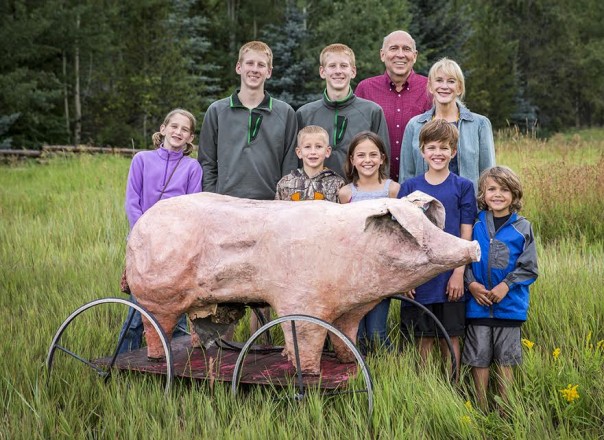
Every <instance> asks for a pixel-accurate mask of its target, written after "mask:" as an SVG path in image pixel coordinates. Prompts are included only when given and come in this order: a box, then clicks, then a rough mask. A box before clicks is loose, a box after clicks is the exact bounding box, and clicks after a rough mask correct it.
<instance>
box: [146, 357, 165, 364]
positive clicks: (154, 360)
mask: <svg viewBox="0 0 604 440" xmlns="http://www.w3.org/2000/svg"><path fill="white" fill-rule="evenodd" d="M147 360H148V361H149V362H153V363H160V362H164V361H165V360H166V357H165V356H160V357H151V356H147Z"/></svg>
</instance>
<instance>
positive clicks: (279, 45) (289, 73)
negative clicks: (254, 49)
mask: <svg viewBox="0 0 604 440" xmlns="http://www.w3.org/2000/svg"><path fill="white" fill-rule="evenodd" d="M306 19H307V14H306V13H305V12H304V11H302V10H300V9H299V8H298V7H297V6H296V5H295V4H293V2H291V1H290V2H288V6H287V8H286V10H285V18H284V24H283V25H282V26H281V25H269V26H267V27H266V28H265V30H263V32H262V38H263V39H264V40H265V41H266V43H267V44H268V45H269V46H270V47H271V49H272V51H273V74H272V77H271V79H269V81H268V83H267V85H266V88H267V89H268V90H269V91H270V93H271V94H272V95H273V96H275V97H276V98H278V99H281V100H283V101H285V102H287V103H288V104H290V105H291V106H292V107H293V108H294V109H297V108H298V107H300V106H302V105H304V104H306V103H307V102H310V101H312V100H315V99H318V97H319V95H320V92H318V90H319V87H320V85H319V84H320V80H318V75H317V74H316V71H317V70H318V69H317V68H316V64H315V63H313V61H312V59H311V58H310V57H308V56H305V55H306V53H307V51H308V44H309V41H310V39H309V33H308V30H307V29H306Z"/></svg>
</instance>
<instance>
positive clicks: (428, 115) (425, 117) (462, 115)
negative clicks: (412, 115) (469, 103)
mask: <svg viewBox="0 0 604 440" xmlns="http://www.w3.org/2000/svg"><path fill="white" fill-rule="evenodd" d="M456 105H457V110H458V111H459V120H460V121H473V120H474V115H473V114H472V112H471V111H470V110H468V108H467V107H466V106H464V105H461V104H460V103H459V102H458V103H456ZM435 112H436V107H434V106H432V108H431V109H430V110H428V111H427V112H425V113H422V114H421V115H419V116H418V118H417V122H420V123H422V124H424V123H426V122H428V121H430V120H432V118H433V117H434V113H435Z"/></svg>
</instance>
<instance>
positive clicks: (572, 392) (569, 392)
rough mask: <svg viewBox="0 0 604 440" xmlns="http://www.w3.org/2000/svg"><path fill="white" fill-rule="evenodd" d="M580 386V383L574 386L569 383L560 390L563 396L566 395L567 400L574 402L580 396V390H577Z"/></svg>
mask: <svg viewBox="0 0 604 440" xmlns="http://www.w3.org/2000/svg"><path fill="white" fill-rule="evenodd" d="M578 387H579V385H575V386H573V385H571V384H568V386H567V387H566V388H563V389H561V390H560V393H562V397H564V398H565V399H566V401H567V402H569V403H572V402H573V401H574V400H577V399H578V398H579V392H578V391H577V388H578Z"/></svg>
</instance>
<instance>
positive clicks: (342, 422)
mask: <svg viewBox="0 0 604 440" xmlns="http://www.w3.org/2000/svg"><path fill="white" fill-rule="evenodd" d="M575 136H578V135H575ZM590 136H591V137H592V139H591V140H590V142H589V143H588V142H586V141H584V140H583V139H582V138H580V137H579V138H577V137H575V138H572V137H571V138H570V140H569V138H565V137H562V136H561V137H559V138H555V139H552V140H550V141H547V142H544V141H539V140H535V139H527V138H523V137H519V136H517V137H516V138H513V136H508V137H507V138H505V139H502V140H499V141H498V142H497V145H498V151H497V154H498V162H499V163H504V164H507V165H510V166H511V167H512V168H514V169H515V170H517V171H518V172H519V173H520V175H521V177H522V179H523V181H524V183H525V186H526V191H527V197H526V209H525V210H524V214H525V215H526V216H527V217H528V218H529V219H530V220H531V221H533V223H534V224H535V227H536V230H537V231H538V243H539V246H538V252H539V259H540V261H539V263H540V271H541V276H540V278H539V280H538V281H537V283H536V284H535V285H534V286H533V288H532V290H531V309H530V311H529V320H528V321H527V323H526V324H525V326H524V327H523V336H524V337H525V338H527V339H529V340H530V341H532V342H533V343H534V345H533V346H532V348H531V349H529V348H525V352H524V355H525V362H524V364H523V365H522V366H521V367H519V368H517V369H516V371H515V383H514V386H513V387H512V390H511V396H510V402H509V404H508V405H507V406H506V407H505V409H506V411H507V413H508V417H507V418H502V417H501V416H500V415H499V413H498V412H496V411H494V412H488V413H482V412H480V411H478V410H477V409H476V408H475V407H474V405H473V401H474V400H473V396H472V384H471V380H470V377H469V373H468V371H467V370H466V369H462V377H461V381H460V384H459V385H458V386H452V385H451V384H450V383H449V382H448V380H447V378H446V377H445V375H443V374H442V371H441V368H440V367H439V363H438V362H433V363H431V364H429V365H428V367H427V368H425V369H421V368H419V367H418V365H419V362H418V359H417V354H416V353H415V351H414V350H412V349H410V348H405V349H404V350H403V352H402V353H379V354H378V355H376V356H373V357H371V358H369V359H368V364H369V368H370V371H371V374H372V376H373V379H374V388H375V394H374V399H375V402H374V406H375V410H374V414H373V420H372V421H371V425H372V429H373V435H374V436H375V437H376V438H436V439H439V438H464V439H465V438H476V439H484V438H503V439H512V438H514V439H515V438H546V437H549V438H601V436H602V420H604V381H603V380H602V378H601V377H602V371H604V301H602V281H603V280H604V240H603V239H602V230H601V227H602V225H601V223H602V222H601V215H600V214H599V213H600V212H601V209H598V208H602V205H601V203H602V198H603V196H604V194H603V193H602V187H601V186H594V185H592V184H591V183H585V184H584V183H583V182H582V181H581V179H578V178H577V179H575V180H573V181H572V182H573V185H572V186H573V191H574V188H583V190H576V191H574V192H573V193H572V194H573V196H574V197H575V199H573V205H571V206H570V207H569V205H568V204H567V194H568V193H567V192H566V191H567V190H568V189H567V188H565V187H566V186H570V185H567V183H568V182H569V181H570V179H573V178H574V177H575V175H576V174H579V173H578V172H577V170H581V171H584V170H585V169H586V168H588V167H595V168H596V170H598V171H601V169H602V168H601V167H602V152H603V151H604V145H603V143H602V141H601V140H598V137H597V136H594V134H593V133H591V132H590ZM602 137H604V136H602ZM600 139H601V138H600ZM562 163H564V164H566V165H567V166H565V167H563V166H561V164H562ZM128 164H129V161H128V160H126V159H122V158H113V157H88V156H84V157H78V158H73V159H54V160H52V161H50V162H49V163H48V164H44V165H40V164H36V163H33V162H31V163H26V164H19V165H17V166H11V167H2V168H0V243H1V244H0V323H1V324H0V325H1V327H0V330H1V332H2V335H3V338H2V342H0V346H1V347H2V351H1V354H2V355H1V356H0V408H1V410H2V411H1V414H2V415H1V416H0V439H20V438H24V439H25V438H27V439H31V438H40V439H51V438H52V439H55V438H59V439H60V438H66V439H67V438H69V439H71V438H95V439H96V438H99V439H101V438H102V439H105V438H107V439H114V438H193V437H197V438H216V439H223V438H225V439H226V438H229V439H230V438H238V439H256V438H367V437H368V436H369V430H368V429H367V420H366V418H365V413H366V399H365V397H364V396H363V395H355V396H343V397H338V398H328V397H321V396H318V395H311V396H310V397H309V398H308V399H305V400H304V402H303V403H302V404H299V403H296V402H292V401H288V400H279V399H278V398H279V397H282V396H283V393H282V392H279V391H278V390H276V389H273V388H271V387H248V388H247V389H245V390H244V391H243V393H242V395H241V396H240V397H238V398H233V397H232V396H231V395H230V391H229V387H228V385H224V384H221V383H214V384H211V383H209V382H207V383H206V382H193V383H191V382H189V381H177V382H176V383H175V384H174V386H173V387H172V390H171V392H170V395H169V396H167V397H165V396H164V395H163V390H164V388H163V382H162V380H161V378H158V377H154V376H150V375H141V374H121V375H117V376H116V377H114V378H113V379H112V381H110V382H109V383H108V384H106V385H105V384H104V383H103V381H102V380H100V379H99V378H98V377H97V376H96V375H95V374H93V373H92V372H91V371H90V370H89V369H87V368H85V367H83V366H82V365H81V364H79V363H77V362H75V361H74V360H73V359H71V358H68V357H67V356H65V355H64V354H63V353H59V352H58V353H57V354H56V355H55V366H54V372H53V375H52V377H50V379H49V378H48V376H47V372H46V369H45V366H44V360H45V357H46V351H47V350H48V345H49V344H50V340H51V338H52V336H53V335H54V333H55V331H56V330H57V328H58V326H59V325H60V324H61V323H62V322H63V320H64V319H65V318H66V317H67V316H68V315H69V313H71V312H72V311H73V310H75V309H76V308H78V307H79V306H81V305H82V304H84V303H85V302H88V301H91V300H93V299H97V298H99V297H105V296H116V295H119V293H118V284H119V283H118V281H119V275H120V273H121V269H122V265H123V258H124V257H123V256H124V249H125V237H126V234H127V222H126V219H125V215H124V213H123V206H122V205H123V193H124V185H125V179H126V174H127V169H128ZM566 169H573V170H575V171H574V173H570V174H568V173H567V171H565V170H566ZM546 171H547V172H546ZM565 173H567V174H565ZM596 174H597V172H596ZM564 176H566V177H564ZM594 178H596V179H597V178H598V175H596V176H595V177H594ZM543 187H546V189H543ZM586 188H590V189H591V192H592V193H594V194H593V195H592V194H591V193H590V192H589V191H586V190H585V189H586ZM543 191H547V192H543ZM544 194H545V195H544ZM544 197H547V198H548V200H547V203H545V201H544V200H543V198H544ZM569 210H570V211H573V213H574V212H579V211H581V212H582V217H581V218H577V219H576V221H577V222H578V224H579V226H578V227H574V226H573V225H571V224H567V223H564V222H563V221H562V219H567V218H569V212H568V211H569ZM571 214H572V213H571ZM573 218H574V217H573ZM548 220H551V223H547V221H548ZM557 220H560V221H557ZM397 308H398V305H395V306H394V307H393V309H392V311H391V315H390V324H391V328H392V337H393V339H394V340H395V341H396V342H398V335H397V334H396V321H397V318H396V317H397V315H398V310H397ZM124 315H125V309H124V308H121V307H119V306H112V307H97V308H95V309H91V310H89V311H87V312H86V313H85V314H83V315H82V316H81V317H78V318H77V319H76V320H75V321H74V323H73V325H72V326H70V327H69V329H68V332H67V333H66V334H65V336H64V338H65V342H66V344H65V345H67V346H69V347H72V346H75V347H77V349H78V350H81V352H82V354H84V355H90V357H94V356H95V355H96V356H104V355H107V354H108V353H109V351H110V350H111V348H112V347H113V344H114V343H115V341H116V338H117V334H118V332H119V328H120V326H121V323H122V320H123V318H124ZM246 331H247V326H245V325H243V326H241V327H240V328H239V329H238V334H241V335H242V336H245V333H246ZM67 343H69V345H68V344H67ZM556 348H559V349H560V351H559V353H560V354H559V355H558V356H557V358H555V357H554V355H553V353H554V350H555V349H556ZM78 352H80V351H78ZM357 382H358V385H359V386H362V381H360V380H359V379H357ZM569 384H571V385H572V386H575V385H578V387H577V388H576V390H577V391H578V393H579V398H578V399H576V400H574V401H572V402H568V401H567V400H566V399H565V398H564V395H563V393H561V392H560V390H562V389H565V388H566V387H567V386H568V385H569ZM492 398H493V399H497V397H496V396H492Z"/></svg>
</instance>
